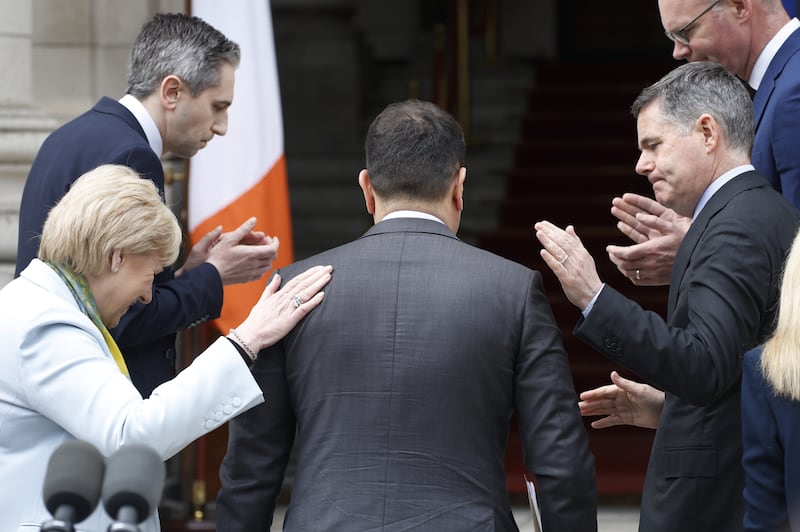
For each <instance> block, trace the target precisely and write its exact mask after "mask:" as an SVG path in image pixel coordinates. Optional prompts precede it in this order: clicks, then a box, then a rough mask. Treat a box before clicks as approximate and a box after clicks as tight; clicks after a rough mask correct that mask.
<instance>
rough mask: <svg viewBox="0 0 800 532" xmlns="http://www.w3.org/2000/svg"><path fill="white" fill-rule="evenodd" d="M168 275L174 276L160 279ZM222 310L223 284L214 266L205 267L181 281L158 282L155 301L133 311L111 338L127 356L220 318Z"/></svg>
mask: <svg viewBox="0 0 800 532" xmlns="http://www.w3.org/2000/svg"><path fill="white" fill-rule="evenodd" d="M167 275H169V276H171V272H169V274H167V272H163V273H162V274H159V277H162V276H163V277H167ZM221 310H222V280H221V279H220V276H219V273H218V272H217V269H216V268H215V267H214V266H213V265H211V264H208V263H204V264H201V265H200V266H198V267H196V268H194V269H192V270H190V271H188V272H186V273H184V274H183V275H181V276H180V277H178V278H172V279H169V278H166V279H164V278H161V279H159V278H157V279H156V282H155V284H154V285H153V299H152V301H151V302H150V303H149V304H147V305H144V304H142V303H136V304H135V305H134V306H133V307H131V309H130V310H129V311H128V312H126V313H125V315H124V316H123V317H122V319H121V320H120V322H119V325H117V327H115V328H114V329H113V330H112V331H111V334H112V335H113V336H114V338H115V339H116V340H117V343H118V344H119V346H120V349H122V351H123V352H124V351H125V347H139V346H141V345H145V344H148V343H151V342H152V341H153V340H154V339H157V338H161V337H163V336H167V335H170V334H174V333H176V332H177V331H179V330H181V329H185V328H187V327H189V326H190V325H196V324H197V323H200V322H203V321H206V320H209V319H215V318H218V317H219V314H220V311H221Z"/></svg>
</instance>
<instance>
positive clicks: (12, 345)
mask: <svg viewBox="0 0 800 532" xmlns="http://www.w3.org/2000/svg"><path fill="white" fill-rule="evenodd" d="M0 353H1V354H0V508H2V510H0V531H3V532H7V531H14V530H17V531H19V532H22V531H25V532H28V531H33V530H38V529H39V528H40V525H41V524H42V522H44V521H46V520H48V519H50V514H49V512H48V511H47V508H45V506H44V501H43V499H42V484H43V482H44V476H45V471H46V469H47V461H48V459H49V458H50V455H51V454H52V452H53V450H54V449H55V448H56V447H58V446H59V445H60V444H61V443H62V442H63V441H64V440H66V439H68V438H73V437H74V438H78V439H81V440H86V441H88V442H89V443H92V444H93V445H95V446H96V447H97V448H98V449H99V450H100V452H101V453H102V454H103V455H104V456H106V457H108V456H110V455H111V454H113V453H114V451H116V450H117V449H118V448H119V447H120V446H121V445H123V444H126V443H144V444H147V445H149V446H151V447H153V448H154V449H155V450H156V451H157V452H158V453H160V454H161V456H162V457H163V458H164V459H167V458H169V457H170V456H172V455H174V454H175V453H177V452H178V451H180V450H181V449H182V448H183V447H185V446H186V445H188V444H189V443H190V442H191V441H193V440H194V439H196V438H198V437H199V436H201V435H203V434H206V433H208V432H210V431H211V430H213V429H215V428H217V427H219V426H220V425H222V424H223V423H225V422H226V421H228V420H230V419H231V418H233V417H234V416H236V415H237V414H240V413H241V412H244V411H245V410H247V409H249V408H251V407H253V406H255V405H256V404H258V403H261V402H263V401H264V398H263V395H262V393H261V389H260V388H259V387H258V385H257V384H256V382H255V380H254V379H253V377H252V375H251V373H250V370H249V368H248V367H247V365H246V364H245V363H244V361H242V358H241V356H240V355H239V353H238V352H237V351H236V348H235V347H234V346H233V345H232V344H231V343H230V342H229V341H228V340H226V339H224V338H220V339H219V340H217V341H216V342H215V343H214V344H212V345H211V347H209V348H208V349H207V350H206V351H205V352H204V353H202V354H201V355H200V356H198V357H197V358H196V359H195V360H194V362H192V364H191V365H190V366H189V367H187V368H186V369H185V370H183V371H182V372H181V373H180V374H179V375H178V376H176V377H175V378H174V379H172V380H171V381H168V382H166V383H164V384H162V385H161V386H159V387H158V388H156V389H155V391H154V392H153V394H152V396H151V397H150V398H148V399H142V397H141V395H139V392H138V391H137V390H136V388H135V387H134V386H133V384H131V382H130V380H128V379H127V378H126V377H125V376H124V375H123V374H122V373H120V370H119V368H118V367H117V365H116V363H115V362H114V359H113V358H112V357H111V354H110V352H109V351H108V348H107V347H106V343H105V341H104V340H103V337H102V335H101V334H100V331H99V330H98V329H97V327H96V326H95V325H94V324H93V323H92V322H91V320H89V318H88V317H87V316H85V315H84V314H83V313H82V312H81V311H80V310H79V309H78V306H77V304H76V303H75V300H74V298H73V296H72V294H71V292H70V291H69V289H68V288H67V286H66V285H65V284H64V282H63V281H62V280H61V278H60V277H59V276H58V274H57V273H55V272H54V271H53V270H52V269H51V268H50V267H49V266H47V265H46V264H45V263H43V262H41V261H39V260H37V259H34V260H33V261H32V262H31V264H30V265H29V266H28V267H27V268H26V269H25V270H24V271H23V272H22V273H21V276H20V277H19V278H17V279H15V280H13V281H12V282H10V283H9V284H8V285H6V286H5V287H4V288H3V289H2V290H0ZM110 522H111V518H110V517H109V516H107V515H106V514H105V511H104V510H103V508H102V502H101V503H100V504H99V505H98V509H97V510H96V511H95V512H94V513H93V514H92V515H91V516H89V517H88V518H87V519H86V520H85V521H83V522H82V523H81V524H80V526H78V527H77V529H78V530H81V531H86V532H105V531H106V529H107V528H108V524H109V523H110ZM159 529H160V527H159V524H158V518H157V516H155V515H154V516H153V517H152V518H151V519H150V520H149V521H147V522H145V523H143V525H142V531H143V532H144V531H148V532H152V531H157V530H159Z"/></svg>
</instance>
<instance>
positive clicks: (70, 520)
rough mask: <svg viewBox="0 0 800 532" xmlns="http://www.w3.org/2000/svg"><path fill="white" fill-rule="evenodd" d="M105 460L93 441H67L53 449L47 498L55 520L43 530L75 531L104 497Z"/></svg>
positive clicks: (45, 500)
mask: <svg viewBox="0 0 800 532" xmlns="http://www.w3.org/2000/svg"><path fill="white" fill-rule="evenodd" d="M104 471H105V460H104V459H103V455H101V454H100V451H98V450H97V449H96V448H95V447H94V446H93V445H92V444H91V443H87V442H85V441H81V440H67V441H65V442H64V443H62V444H61V445H59V446H58V448H56V450H55V451H53V454H52V455H50V461H49V462H48V463H47V472H46V473H45V476H44V488H43V490H42V491H43V493H42V495H43V497H44V504H45V506H46V507H47V511H48V512H50V514H51V515H52V516H53V519H51V520H49V521H46V522H45V523H42V532H73V531H74V530H75V528H74V525H75V523H80V522H81V521H83V520H84V519H86V518H87V517H89V515H91V513H92V512H93V511H94V509H95V507H97V501H99V500H100V487H101V486H102V484H103V473H104Z"/></svg>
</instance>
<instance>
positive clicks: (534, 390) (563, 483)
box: [514, 272, 597, 532]
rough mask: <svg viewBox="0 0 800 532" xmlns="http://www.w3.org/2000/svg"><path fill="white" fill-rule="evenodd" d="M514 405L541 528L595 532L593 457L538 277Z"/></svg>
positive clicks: (531, 289)
mask: <svg viewBox="0 0 800 532" xmlns="http://www.w3.org/2000/svg"><path fill="white" fill-rule="evenodd" d="M514 401H515V408H516V410H517V415H518V419H519V429H520V434H521V436H522V442H523V448H524V451H525V465H526V466H527V468H528V469H529V470H530V471H532V472H533V473H534V474H535V475H536V481H537V485H538V490H537V493H538V498H539V503H540V507H541V511H542V528H543V529H544V530H559V531H564V532H568V531H576V532H577V531H582V532H583V531H591V530H597V496H596V487H595V471H594V457H593V456H592V454H591V453H590V452H589V447H588V440H587V435H586V430H585V428H584V425H583V422H582V421H581V416H580V412H579V410H578V398H577V395H576V393H575V387H574V384H573V382H572V376H571V374H570V369H569V362H568V360H567V354H566V352H565V351H564V347H563V344H562V342H561V335H560V331H559V328H558V326H557V325H556V322H555V319H554V318H553V315H552V312H551V310H550V306H549V304H548V302H547V299H546V298H545V295H544V289H543V287H542V280H541V275H540V274H539V273H538V272H534V274H533V277H532V278H531V282H530V285H529V286H528V295H527V301H526V305H525V314H524V324H523V333H522V337H521V339H520V347H519V354H518V356H517V361H516V368H515V383H514Z"/></svg>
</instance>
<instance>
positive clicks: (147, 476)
mask: <svg viewBox="0 0 800 532" xmlns="http://www.w3.org/2000/svg"><path fill="white" fill-rule="evenodd" d="M165 475H166V471H165V469H164V462H163V461H162V460H161V457H160V456H159V455H158V453H156V452H155V451H154V450H153V449H151V448H150V447H148V446H146V445H139V444H130V445H125V446H123V447H121V448H120V449H119V450H118V451H117V452H116V453H114V454H113V455H112V456H111V458H109V459H108V463H107V464H106V478H105V480H104V481H103V506H104V507H105V509H106V512H108V514H109V515H110V516H111V517H112V518H114V519H116V518H117V517H118V516H119V511H120V508H122V507H124V506H129V507H132V508H134V509H135V510H136V513H137V517H138V522H137V523H136V524H138V523H141V522H142V521H144V520H145V519H147V517H148V516H149V515H150V514H151V513H152V512H153V511H154V510H155V509H156V507H158V502H159V501H160V500H161V492H162V491H163V489H164V477H165Z"/></svg>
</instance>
